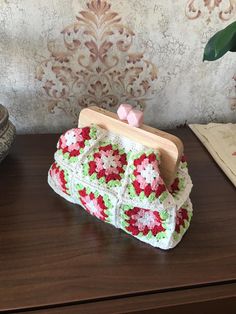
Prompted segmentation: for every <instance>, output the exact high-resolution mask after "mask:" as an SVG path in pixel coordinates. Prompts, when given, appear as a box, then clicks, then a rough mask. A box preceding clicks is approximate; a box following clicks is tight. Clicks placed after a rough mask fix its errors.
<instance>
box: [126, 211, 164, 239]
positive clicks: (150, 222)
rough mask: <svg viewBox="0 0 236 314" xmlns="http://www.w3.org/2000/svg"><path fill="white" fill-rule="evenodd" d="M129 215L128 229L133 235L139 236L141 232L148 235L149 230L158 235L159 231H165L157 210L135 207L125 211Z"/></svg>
mask: <svg viewBox="0 0 236 314" xmlns="http://www.w3.org/2000/svg"><path fill="white" fill-rule="evenodd" d="M125 214H126V215H127V216H128V217H129V219H128V220H126V221H127V223H128V224H129V225H128V226H127V227H126V230H127V231H129V232H131V233H132V235H135V236H137V235H138V234H139V233H141V234H143V235H147V234H148V233H149V231H151V233H152V234H153V235H154V236H156V235H157V234H158V233H159V232H162V231H165V228H164V227H163V226H162V220H161V217H160V215H159V213H158V212H157V211H151V210H147V209H143V208H139V207H134V208H132V209H129V210H127V211H126V212H125Z"/></svg>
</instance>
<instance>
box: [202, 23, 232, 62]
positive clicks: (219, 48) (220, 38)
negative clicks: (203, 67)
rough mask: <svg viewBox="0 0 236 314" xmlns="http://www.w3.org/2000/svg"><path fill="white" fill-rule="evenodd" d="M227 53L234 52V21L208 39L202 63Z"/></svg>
mask: <svg viewBox="0 0 236 314" xmlns="http://www.w3.org/2000/svg"><path fill="white" fill-rule="evenodd" d="M228 51H232V52H236V21H235V22H233V23H231V24H230V25H228V26H227V27H225V28H224V29H222V30H221V31H219V32H217V33H216V34H215V35H214V36H212V37H211V38H210V40H209V41H208V43H207V45H206V47H205V50H204V55H203V61H205V60H207V61H214V60H217V59H219V58H221V57H222V56H223V55H224V54H226V52H228Z"/></svg>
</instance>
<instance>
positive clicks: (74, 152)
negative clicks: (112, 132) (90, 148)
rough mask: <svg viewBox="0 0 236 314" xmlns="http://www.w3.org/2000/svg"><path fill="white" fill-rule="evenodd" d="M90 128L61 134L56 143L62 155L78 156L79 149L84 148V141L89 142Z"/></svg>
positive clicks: (76, 129)
mask: <svg viewBox="0 0 236 314" xmlns="http://www.w3.org/2000/svg"><path fill="white" fill-rule="evenodd" d="M89 133H90V128H89V127H85V128H74V129H71V130H69V131H67V132H66V133H65V134H63V135H62V136H61V137H60V139H59V142H58V149H62V152H63V154H65V153H69V154H70V156H78V155H79V154H80V149H81V148H84V147H85V141H86V140H90V139H91V137H90V135H89Z"/></svg>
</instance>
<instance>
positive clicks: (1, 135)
mask: <svg viewBox="0 0 236 314" xmlns="http://www.w3.org/2000/svg"><path fill="white" fill-rule="evenodd" d="M15 134H16V129H15V127H14V125H13V124H12V123H11V122H10V121H9V119H8V111H7V109H6V108H5V107H3V106H2V105H0V161H2V160H3V158H5V157H6V155H7V154H8V152H9V149H10V147H11V145H12V143H13V141H14V138H15Z"/></svg>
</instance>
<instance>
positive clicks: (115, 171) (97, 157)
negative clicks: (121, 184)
mask: <svg viewBox="0 0 236 314" xmlns="http://www.w3.org/2000/svg"><path fill="white" fill-rule="evenodd" d="M126 165H127V160H126V154H125V153H122V152H120V151H119V150H118V149H117V148H113V146H112V145H111V144H109V145H105V146H100V147H99V148H98V151H97V152H95V153H94V155H93V160H91V161H90V162H89V175H90V176H91V175H93V174H94V173H96V174H97V178H98V179H100V178H102V177H104V178H105V181H106V183H108V182H110V181H115V180H118V181H120V180H121V178H122V174H123V173H124V172H125V166H126Z"/></svg>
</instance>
